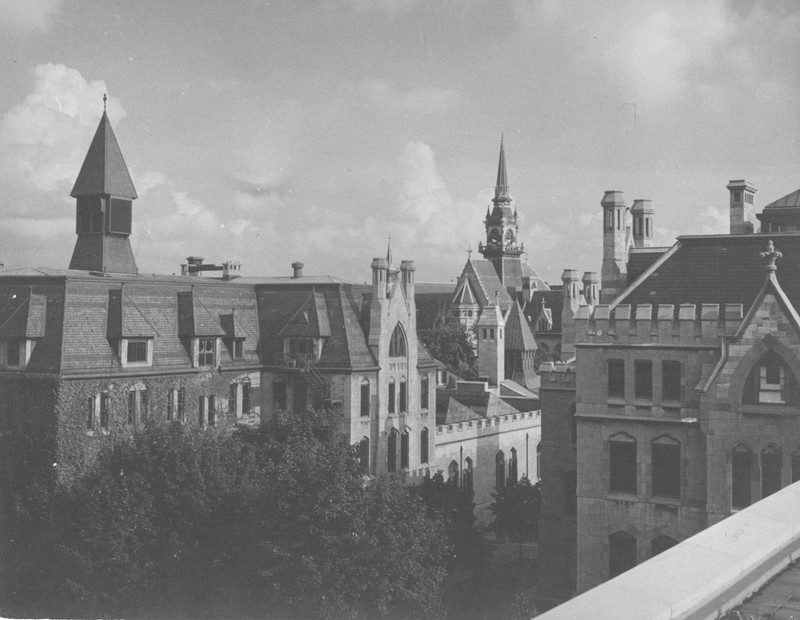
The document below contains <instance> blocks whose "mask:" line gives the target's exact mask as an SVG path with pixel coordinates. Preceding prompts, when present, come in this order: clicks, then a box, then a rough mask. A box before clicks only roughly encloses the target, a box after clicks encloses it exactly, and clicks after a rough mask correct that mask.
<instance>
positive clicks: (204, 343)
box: [197, 338, 217, 366]
mask: <svg viewBox="0 0 800 620" xmlns="http://www.w3.org/2000/svg"><path fill="white" fill-rule="evenodd" d="M216 352H217V339H216V338H198V339H197V365H198V366H214V358H215V354H216Z"/></svg>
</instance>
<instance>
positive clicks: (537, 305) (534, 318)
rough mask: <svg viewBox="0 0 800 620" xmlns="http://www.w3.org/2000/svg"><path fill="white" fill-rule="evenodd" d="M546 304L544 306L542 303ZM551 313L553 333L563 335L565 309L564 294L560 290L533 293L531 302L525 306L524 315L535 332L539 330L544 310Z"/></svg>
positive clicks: (551, 330) (551, 329)
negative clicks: (562, 317)
mask: <svg viewBox="0 0 800 620" xmlns="http://www.w3.org/2000/svg"><path fill="white" fill-rule="evenodd" d="M542 302H544V304H543V303H542ZM543 307H544V309H545V310H548V311H549V314H550V320H551V321H552V327H551V328H550V330H549V331H550V332H551V333H556V334H559V333H561V311H562V309H563V307H564V294H563V291H561V290H560V289H551V290H549V291H536V292H534V293H533V297H532V298H531V301H530V302H529V303H527V304H525V307H524V308H523V314H525V317H526V318H527V319H528V321H529V322H530V324H531V326H532V327H533V330H534V332H535V331H536V330H537V325H538V322H539V316H540V315H541V313H542V308H543Z"/></svg>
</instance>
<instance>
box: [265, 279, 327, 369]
mask: <svg viewBox="0 0 800 620" xmlns="http://www.w3.org/2000/svg"><path fill="white" fill-rule="evenodd" d="M330 336H331V327H330V322H329V321H328V307H327V304H326V303H325V296H324V295H322V294H321V293H317V292H312V293H311V294H310V295H309V296H308V298H307V299H306V300H305V301H304V302H303V304H302V305H301V306H300V307H299V308H298V309H297V310H296V311H295V313H294V314H293V315H292V317H291V318H290V319H289V320H288V321H287V322H286V324H285V325H284V326H283V327H282V328H281V330H280V331H279V332H278V337H279V338H281V339H282V341H283V361H284V362H289V361H294V362H298V363H306V362H312V363H314V362H318V361H319V360H320V359H322V353H323V351H324V348H325V343H326V342H327V340H328V339H329V338H330Z"/></svg>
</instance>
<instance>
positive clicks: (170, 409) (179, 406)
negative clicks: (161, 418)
mask: <svg viewBox="0 0 800 620" xmlns="http://www.w3.org/2000/svg"><path fill="white" fill-rule="evenodd" d="M185 416H186V388H178V389H175V388H172V389H171V390H170V391H169V394H168V395H167V420H169V421H170V422H172V421H177V422H183V421H184V419H185Z"/></svg>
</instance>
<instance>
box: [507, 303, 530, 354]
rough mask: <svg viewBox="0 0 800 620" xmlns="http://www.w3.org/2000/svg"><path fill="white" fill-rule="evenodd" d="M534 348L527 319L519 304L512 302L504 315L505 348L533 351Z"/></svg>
mask: <svg viewBox="0 0 800 620" xmlns="http://www.w3.org/2000/svg"><path fill="white" fill-rule="evenodd" d="M536 349H537V346H536V339H535V338H534V337H533V333H532V332H531V328H530V326H529V325H528V320H527V319H526V318H525V315H524V314H523V313H522V308H520V306H519V304H518V303H516V302H514V303H512V304H511V309H510V310H509V311H508V316H507V317H506V350H510V351H535V350H536Z"/></svg>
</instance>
